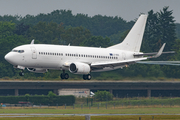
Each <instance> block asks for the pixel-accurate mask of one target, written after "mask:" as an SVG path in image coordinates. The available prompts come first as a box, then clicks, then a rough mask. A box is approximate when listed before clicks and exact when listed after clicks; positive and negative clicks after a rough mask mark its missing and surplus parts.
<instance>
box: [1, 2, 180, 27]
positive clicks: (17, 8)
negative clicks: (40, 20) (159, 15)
mask: <svg viewBox="0 0 180 120" xmlns="http://www.w3.org/2000/svg"><path fill="white" fill-rule="evenodd" d="M165 6H169V9H168V10H172V11H173V16H174V17H175V18H174V20H176V21H175V23H180V0H0V15H1V16H4V15H21V16H22V17H24V16H25V15H27V14H30V15H38V14H40V13H45V14H47V13H51V12H52V11H54V10H60V9H66V10H71V11H72V13H73V14H74V15H76V14H77V13H82V14H87V15H88V16H94V15H98V14H100V15H103V16H104V15H106V16H118V17H121V18H123V19H124V20H126V21H131V20H135V19H136V18H138V16H139V14H140V13H145V14H147V13H148V11H150V10H153V11H154V12H159V11H160V10H162V9H163V7H165Z"/></svg>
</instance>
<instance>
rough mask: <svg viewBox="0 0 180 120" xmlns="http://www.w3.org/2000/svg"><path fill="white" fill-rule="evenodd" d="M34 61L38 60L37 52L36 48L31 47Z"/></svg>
mask: <svg viewBox="0 0 180 120" xmlns="http://www.w3.org/2000/svg"><path fill="white" fill-rule="evenodd" d="M31 51H32V59H37V52H36V48H35V47H31Z"/></svg>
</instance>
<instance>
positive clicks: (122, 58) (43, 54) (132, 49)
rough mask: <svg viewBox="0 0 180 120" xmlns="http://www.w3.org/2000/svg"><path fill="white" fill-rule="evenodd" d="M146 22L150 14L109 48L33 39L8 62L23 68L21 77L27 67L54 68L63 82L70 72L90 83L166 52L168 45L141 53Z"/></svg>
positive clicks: (11, 54) (36, 69)
mask: <svg viewBox="0 0 180 120" xmlns="http://www.w3.org/2000/svg"><path fill="white" fill-rule="evenodd" d="M146 20H147V15H141V16H140V17H139V18H138V20H137V22H136V23H135V24H134V26H133V28H132V29H131V30H130V32H129V34H128V35H127V37H126V38H125V39H124V41H123V42H122V43H119V44H116V45H113V46H110V47H108V48H96V47H79V46H70V45H68V46H64V45H47V44H34V40H32V42H31V44H28V45H22V46H18V47H16V48H13V49H12V51H11V52H9V53H8V54H6V55H5V59H6V60H7V61H8V62H9V63H10V64H12V65H13V66H14V68H18V69H21V72H20V73H19V75H20V76H23V75H24V73H23V70H24V69H25V68H27V70H29V71H30V72H35V73H45V72H48V70H49V69H53V70H62V71H63V72H62V73H61V75H60V76H61V79H68V78H69V75H68V73H65V71H66V70H69V71H70V72H71V73H74V74H82V75H83V79H84V80H90V79H91V74H90V73H91V72H102V71H110V70H115V69H119V68H123V67H127V66H129V65H130V64H134V63H136V62H138V61H141V60H146V59H148V58H156V57H159V56H160V55H161V54H162V53H163V52H162V51H163V49H164V46H165V43H164V44H163V46H162V47H161V48H160V50H159V52H157V53H152V54H153V56H146V57H144V56H145V55H147V54H143V53H142V52H140V47H141V42H142V38H143V34H144V29H145V25H146ZM152 54H151V55H152Z"/></svg>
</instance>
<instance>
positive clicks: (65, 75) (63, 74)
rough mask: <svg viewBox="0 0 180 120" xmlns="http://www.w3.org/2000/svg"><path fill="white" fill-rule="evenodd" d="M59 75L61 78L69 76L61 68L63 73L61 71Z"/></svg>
mask: <svg viewBox="0 0 180 120" xmlns="http://www.w3.org/2000/svg"><path fill="white" fill-rule="evenodd" d="M60 77H61V79H68V78H69V74H68V73H65V71H64V70H63V73H61V75H60Z"/></svg>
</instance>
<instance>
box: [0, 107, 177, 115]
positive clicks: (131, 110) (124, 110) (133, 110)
mask: <svg viewBox="0 0 180 120" xmlns="http://www.w3.org/2000/svg"><path fill="white" fill-rule="evenodd" d="M3 113H24V114H28V113H29V114H30V113H36V114H37V113H43V114H48V113H49V114H50V113H52V114H180V107H179V106H173V107H166V106H164V107H159V106H153V107H152V106H146V107H117V108H113V107H112V108H108V109H106V108H99V109H97V108H94V107H92V108H91V109H89V108H83V109H81V108H76V109H73V108H70V107H67V108H66V109H64V108H62V107H59V108H56V107H52V108H21V107H19V108H15V107H14V108H10V107H6V108H1V109H0V114H3Z"/></svg>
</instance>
